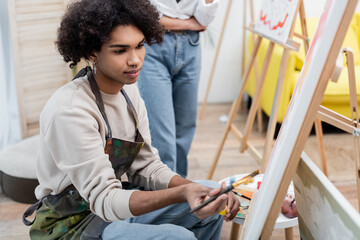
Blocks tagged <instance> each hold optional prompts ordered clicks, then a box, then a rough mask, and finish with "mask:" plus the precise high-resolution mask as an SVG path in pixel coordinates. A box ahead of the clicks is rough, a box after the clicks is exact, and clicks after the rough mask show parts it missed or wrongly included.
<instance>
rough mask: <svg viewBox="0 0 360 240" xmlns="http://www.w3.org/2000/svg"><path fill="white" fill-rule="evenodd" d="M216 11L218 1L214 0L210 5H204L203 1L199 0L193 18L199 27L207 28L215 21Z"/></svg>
mask: <svg viewBox="0 0 360 240" xmlns="http://www.w3.org/2000/svg"><path fill="white" fill-rule="evenodd" d="M218 10H219V0H214V1H213V2H212V3H206V1H205V0H199V3H198V5H197V7H196V9H195V13H194V17H195V18H196V20H197V21H198V22H199V23H200V24H201V25H203V26H207V25H209V24H210V23H211V22H212V21H213V20H214V19H215V17H216V15H217V13H218Z"/></svg>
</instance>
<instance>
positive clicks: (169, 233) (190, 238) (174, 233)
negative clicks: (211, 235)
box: [161, 224, 196, 240]
mask: <svg viewBox="0 0 360 240" xmlns="http://www.w3.org/2000/svg"><path fill="white" fill-rule="evenodd" d="M161 226H162V227H163V228H164V233H166V237H168V239H186V240H194V239H196V237H195V235H194V233H193V232H191V231H189V230H188V229H186V228H184V227H181V226H178V225H173V224H162V225H161Z"/></svg>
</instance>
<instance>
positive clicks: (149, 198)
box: [129, 175, 192, 216]
mask: <svg viewBox="0 0 360 240" xmlns="http://www.w3.org/2000/svg"><path fill="white" fill-rule="evenodd" d="M189 183H192V181H190V180H187V179H185V178H182V177H180V176H178V175H175V176H174V177H172V178H171V180H170V182H169V188H168V189H164V190H159V191H135V192H134V193H133V194H132V195H131V197H130V203H129V204H130V211H131V212H132V214H133V215H135V216H138V215H141V214H145V213H148V212H151V211H154V210H157V209H160V208H163V207H166V206H168V205H171V204H174V203H180V202H186V198H185V196H184V194H183V193H184V188H185V187H184V185H186V184H189Z"/></svg>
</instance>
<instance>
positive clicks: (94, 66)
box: [93, 62, 96, 75]
mask: <svg viewBox="0 0 360 240" xmlns="http://www.w3.org/2000/svg"><path fill="white" fill-rule="evenodd" d="M93 73H94V75H96V62H93Z"/></svg>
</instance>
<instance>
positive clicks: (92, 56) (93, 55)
mask: <svg viewBox="0 0 360 240" xmlns="http://www.w3.org/2000/svg"><path fill="white" fill-rule="evenodd" d="M89 60H90V61H91V62H95V63H96V62H97V54H96V53H95V52H93V53H92V54H91V55H90V56H89Z"/></svg>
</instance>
